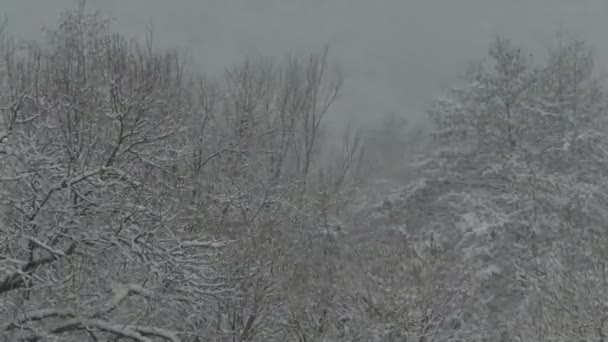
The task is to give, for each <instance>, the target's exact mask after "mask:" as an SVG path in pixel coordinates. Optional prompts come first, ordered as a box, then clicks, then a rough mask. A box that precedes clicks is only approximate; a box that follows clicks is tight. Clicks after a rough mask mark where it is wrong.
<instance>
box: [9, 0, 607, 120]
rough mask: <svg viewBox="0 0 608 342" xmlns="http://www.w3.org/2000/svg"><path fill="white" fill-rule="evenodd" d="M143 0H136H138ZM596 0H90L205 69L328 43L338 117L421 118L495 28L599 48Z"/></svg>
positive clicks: (30, 31) (46, 20) (34, 28)
mask: <svg viewBox="0 0 608 342" xmlns="http://www.w3.org/2000/svg"><path fill="white" fill-rule="evenodd" d="M144 3H145V5H144ZM607 4H608V2H606V1H602V0H586V1H578V2H577V3H576V4H574V2H572V1H566V0H533V1H523V0H508V1H507V0H460V1H440V0H405V1H404V0H380V1H374V2H370V1H361V0H349V1H346V0H333V1H317V0H309V1H303V0H289V1H275V0H253V1H252V0H249V1H242V0H230V1H229V0H223V1H217V0H216V1H210V0H207V1H195V0H176V1H172V2H168V1H157V0H145V1H144V0H128V1H117V0H109V1H108V0H104V1H101V0H89V1H88V2H87V6H88V8H89V9H99V10H101V12H102V13H103V14H104V15H107V16H109V17H112V18H114V19H115V26H114V27H115V29H116V30H117V31H119V32H121V33H124V34H126V35H127V36H131V37H139V36H142V35H144V34H145V32H146V27H147V26H148V25H150V24H152V26H153V28H154V32H155V37H156V42H157V43H158V44H159V45H161V46H163V47H174V48H178V49H181V50H185V51H188V53H189V55H190V56H191V57H192V58H193V60H194V61H195V62H196V63H197V64H198V65H199V66H200V68H201V71H202V72H203V73H205V74H211V75H214V74H218V73H219V72H221V71H223V70H224V69H225V68H226V67H230V66H232V65H234V64H237V63H238V62H240V61H242V60H243V59H244V58H245V57H246V56H252V57H256V56H271V57H280V56H282V55H285V54H289V53H291V54H300V53H303V52H315V51H319V50H320V49H321V48H322V46H323V45H324V44H326V43H327V44H329V46H330V58H331V61H332V62H337V63H339V64H340V66H341V68H342V70H343V71H344V77H345V83H344V88H343V91H342V93H341V95H340V99H339V101H338V103H337V105H336V107H335V108H334V111H335V112H338V113H339V114H338V115H339V116H340V117H341V118H348V117H351V116H352V117H355V118H372V119H373V118H374V117H377V116H380V115H383V114H386V113H388V112H395V113H398V114H400V115H403V116H405V117H407V118H408V119H410V120H411V121H413V122H424V117H425V116H424V110H425V109H426V108H427V106H428V103H429V101H430V100H431V99H433V98H434V97H435V96H437V95H438V94H440V93H441V92H442V91H443V90H444V89H445V88H447V87H449V86H451V85H452V84H453V83H454V82H455V81H456V79H457V77H458V76H460V75H462V74H463V73H464V71H465V68H466V65H467V63H468V62H469V61H471V60H475V59H480V58H483V57H484V54H485V52H486V50H487V47H488V45H489V43H490V40H491V39H492V36H494V35H496V34H501V35H504V36H506V37H508V38H512V39H513V40H514V41H515V42H516V43H520V44H524V45H527V46H534V49H535V50H539V49H542V48H543V47H544V46H547V45H548V44H550V43H551V41H552V38H553V37H554V35H555V33H556V31H557V30H558V29H561V30H564V31H566V32H568V33H570V34H575V35H578V36H580V37H581V38H583V39H585V40H586V41H587V42H589V43H590V44H591V45H593V46H594V47H595V48H596V51H597V55H598V56H597V57H598V58H597V60H598V61H599V63H600V64H602V63H601V61H602V60H605V59H606V57H608V45H606V44H605V43H603V41H602V39H603V38H602V35H603V30H602V25H600V24H599V23H601V22H602V21H601V20H602V19H603V17H604V16H605V14H606V13H607V11H608V5H607ZM75 5H76V1H75V0H45V1H41V0H0V15H6V16H7V17H8V31H9V32H10V33H11V34H13V35H15V36H17V37H21V38H25V39H30V38H34V37H37V36H38V35H39V34H40V32H41V28H42V27H43V26H51V27H52V26H53V25H55V23H56V22H57V20H58V18H59V14H60V13H61V12H62V11H65V10H67V9H70V8H74V6H75Z"/></svg>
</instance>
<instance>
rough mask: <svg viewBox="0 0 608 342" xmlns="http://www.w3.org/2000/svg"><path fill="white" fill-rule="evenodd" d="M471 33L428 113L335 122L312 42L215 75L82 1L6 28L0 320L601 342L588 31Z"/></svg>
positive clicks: (268, 340)
mask: <svg viewBox="0 0 608 342" xmlns="http://www.w3.org/2000/svg"><path fill="white" fill-rule="evenodd" d="M488 46H489V49H488V53H487V55H486V56H479V57H480V58H479V61H478V62H477V63H475V64H474V65H473V66H472V67H471V68H469V69H468V70H462V74H463V75H464V76H465V80H466V82H463V83H462V84H459V85H458V87H455V88H452V89H451V90H450V91H448V92H446V93H445V94H444V96H443V97H441V98H438V99H436V101H434V103H433V104H432V105H431V106H430V108H429V110H428V118H429V121H430V122H431V123H432V124H431V125H430V128H429V129H428V130H424V131H420V130H417V129H414V128H413V127H412V126H408V123H407V122H406V121H405V120H403V119H401V117H399V116H398V115H396V116H386V117H384V118H379V119H378V120H376V121H375V124H374V125H356V124H353V125H350V126H348V127H346V128H345V129H343V130H341V131H340V132H339V133H338V134H337V133H336V132H335V131H334V130H332V129H331V128H329V127H328V125H327V124H326V122H327V118H328V117H330V116H331V115H332V108H333V107H332V105H333V104H334V102H335V101H336V99H337V98H339V96H340V91H341V86H342V75H341V73H340V72H339V68H337V67H336V66H335V65H334V63H333V60H332V58H331V53H329V54H328V51H329V50H331V49H321V50H320V51H318V53H316V54H312V55H308V56H307V55H304V56H292V57H291V58H286V59H270V58H268V59H259V60H254V59H249V60H245V61H243V62H242V63H241V64H239V65H235V66H232V67H230V68H229V69H228V70H227V71H226V72H225V74H223V77H220V78H217V79H216V78H211V77H208V76H206V75H205V74H204V70H195V68H193V66H192V65H190V64H189V63H188V58H187V56H183V55H182V54H181V53H179V52H177V51H173V50H164V49H160V48H158V47H157V45H156V44H155V41H154V37H153V34H152V32H150V34H149V35H148V36H147V39H144V40H142V41H134V40H131V39H127V38H126V37H125V36H123V35H121V34H119V33H117V31H116V30H114V29H113V27H112V20H110V19H108V18H106V17H105V16H104V15H103V14H102V13H98V12H95V11H91V10H89V9H88V8H87V7H86V6H84V2H82V4H81V5H80V6H75V7H74V8H73V9H70V10H67V11H65V12H64V13H63V14H62V15H61V17H60V18H58V21H57V24H56V25H55V26H54V27H51V28H48V29H45V30H44V39H42V40H40V41H35V42H34V41H32V42H25V43H24V42H20V41H17V40H15V39H12V38H11V34H10V33H9V32H7V31H6V30H4V32H3V34H2V38H1V40H0V340H1V341H7V342H9V341H11V342H12V341H40V342H43V341H68V342H72V341H116V342H118V341H124V342H128V341H130V342H203V341H205V342H207V341H209V342H229V341H230V342H273V341H276V342H290V341H294V342H355V341H361V342H448V341H452V342H457V341H460V342H466V341H479V342H481V341H488V342H489V341H499V342H507V341H513V342H535V341H538V342H541V341H554V342H570V341H607V340H608V278H607V277H608V275H607V274H606V272H607V270H606V264H607V262H608V258H607V257H608V244H607V242H608V230H607V228H608V226H607V224H606V222H608V102H607V99H608V92H607V91H606V89H605V82H604V80H603V79H602V77H601V74H600V73H599V72H598V71H597V68H596V67H594V61H593V49H592V47H590V46H588V45H587V44H586V43H585V42H583V41H579V40H574V39H561V38H557V39H556V40H555V41H554V42H553V44H551V48H549V49H548V50H547V51H546V53H544V54H543V55H542V57H539V56H536V55H535V56H532V54H531V53H530V52H529V51H527V50H526V49H524V48H522V47H520V46H519V45H517V42H514V41H511V40H510V39H508V38H506V37H497V38H496V39H494V40H493V41H491V42H488ZM269 57H270V56H269ZM336 137H337V138H336Z"/></svg>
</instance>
